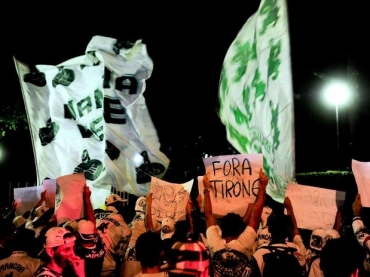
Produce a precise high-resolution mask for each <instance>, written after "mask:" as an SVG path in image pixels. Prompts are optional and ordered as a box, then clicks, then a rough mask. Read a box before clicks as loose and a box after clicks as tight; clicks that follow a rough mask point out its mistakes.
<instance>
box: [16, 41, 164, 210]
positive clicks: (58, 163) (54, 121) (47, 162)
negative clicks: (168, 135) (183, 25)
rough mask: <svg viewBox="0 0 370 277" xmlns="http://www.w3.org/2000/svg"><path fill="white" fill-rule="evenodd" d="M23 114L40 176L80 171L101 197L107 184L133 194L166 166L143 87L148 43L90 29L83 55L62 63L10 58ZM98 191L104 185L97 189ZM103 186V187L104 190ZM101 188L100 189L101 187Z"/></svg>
mask: <svg viewBox="0 0 370 277" xmlns="http://www.w3.org/2000/svg"><path fill="white" fill-rule="evenodd" d="M14 62H15V65H16V68H17V72H18V76H19V80H20V83H21V88H22V93H23V97H24V102H25V106H26V111H27V114H28V120H29V125H30V130H31V137H32V142H33V147H34V153H35V162H36V170H37V178H38V183H41V180H43V179H45V178H51V179H56V178H58V177H60V176H64V175H69V174H73V173H84V175H85V178H86V182H87V184H88V185H89V186H90V188H95V189H96V190H97V193H94V191H93V190H92V192H93V193H92V196H93V197H94V195H95V196H96V197H98V198H99V202H101V203H96V204H95V203H93V205H94V204H95V205H94V208H95V207H100V206H101V205H102V204H104V199H105V196H104V195H107V193H108V194H109V191H110V188H111V186H113V187H114V188H115V189H116V190H118V191H122V192H123V191H124V192H127V193H130V194H134V195H136V196H142V195H146V194H148V193H149V190H150V180H151V177H152V176H154V177H157V178H162V177H163V176H164V174H165V172H166V170H167V167H168V165H169V160H168V158H167V157H166V156H165V155H164V154H163V153H162V152H160V150H159V148H160V144H159V139H158V136H157V133H156V129H155V127H154V125H153V123H152V121H151V118H150V116H149V112H148V110H147V107H146V104H145V99H144V96H143V92H144V90H145V80H146V79H148V78H149V77H150V76H151V73H152V69H153V63H152V60H151V59H150V57H149V56H148V54H147V51H146V46H145V45H144V44H142V43H141V41H137V42H136V43H133V44H127V45H121V44H120V43H119V41H117V40H116V39H113V38H107V37H101V36H95V37H93V38H92V40H91V41H90V43H89V44H88V46H87V50H86V53H85V55H83V56H79V57H75V58H72V59H70V60H68V61H66V62H64V63H62V64H59V65H56V66H54V65H36V66H35V68H34V69H33V70H31V69H30V68H29V66H28V65H25V64H23V63H21V62H20V61H18V60H16V59H15V60H14ZM101 190H103V191H101ZM106 191H107V192H106ZM102 192H104V193H102Z"/></svg>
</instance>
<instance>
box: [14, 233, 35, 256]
mask: <svg viewBox="0 0 370 277" xmlns="http://www.w3.org/2000/svg"><path fill="white" fill-rule="evenodd" d="M35 243H36V239H35V231H34V230H31V229H27V228H20V229H17V230H16V231H15V232H14V239H13V243H12V248H13V250H24V251H25V252H27V253H29V251H30V250H31V249H32V248H33V247H34V246H35Z"/></svg>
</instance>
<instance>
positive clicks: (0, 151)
mask: <svg viewBox="0 0 370 277" xmlns="http://www.w3.org/2000/svg"><path fill="white" fill-rule="evenodd" d="M6 156H7V153H6V149H5V146H4V145H3V144H1V142H0V164H2V163H3V162H5V160H6Z"/></svg>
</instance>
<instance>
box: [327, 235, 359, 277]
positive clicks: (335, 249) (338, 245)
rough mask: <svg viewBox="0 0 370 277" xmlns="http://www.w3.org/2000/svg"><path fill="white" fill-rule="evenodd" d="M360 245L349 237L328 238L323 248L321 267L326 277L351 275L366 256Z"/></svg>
mask: <svg viewBox="0 0 370 277" xmlns="http://www.w3.org/2000/svg"><path fill="white" fill-rule="evenodd" d="M361 250H362V249H361V247H360V245H359V244H358V243H357V242H356V241H353V240H351V239H348V238H338V239H331V240H328V241H327V242H326V243H325V245H324V247H323V248H322V250H321V254H320V268H321V270H322V272H323V273H324V276H325V277H350V276H351V274H352V273H353V272H355V270H356V268H359V267H360V266H361V264H362V262H363V260H364V258H365V253H364V252H363V251H361Z"/></svg>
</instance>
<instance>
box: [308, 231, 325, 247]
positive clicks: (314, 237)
mask: <svg viewBox="0 0 370 277" xmlns="http://www.w3.org/2000/svg"><path fill="white" fill-rule="evenodd" d="M324 233H325V230H324V229H323V228H321V227H319V228H316V229H313V230H312V232H311V237H310V247H311V248H312V249H314V250H317V251H321V249H322V247H323V246H324V243H323V237H324Z"/></svg>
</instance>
